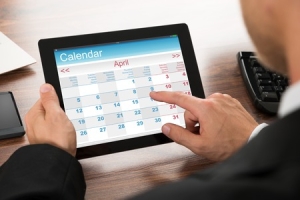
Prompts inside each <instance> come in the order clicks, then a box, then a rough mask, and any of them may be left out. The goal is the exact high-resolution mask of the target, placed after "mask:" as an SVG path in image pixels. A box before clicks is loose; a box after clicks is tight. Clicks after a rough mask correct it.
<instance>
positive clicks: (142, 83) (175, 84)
mask: <svg viewBox="0 0 300 200" xmlns="http://www.w3.org/2000/svg"><path fill="white" fill-rule="evenodd" d="M164 40H166V41H167V40H168V41H169V38H166V39H164ZM170 41H172V42H175V45H173V44H172V43H168V42H167V43H165V45H166V46H169V47H170V48H169V47H168V48H167V47H166V46H161V47H160V48H161V49H159V48H158V49H156V50H155V51H157V53H155V51H154V50H153V52H152V53H151V55H150V54H149V51H148V50H144V47H142V49H141V50H142V51H144V52H145V53H144V54H143V55H140V54H139V53H140V51H137V50H132V49H131V50H132V51H133V52H136V55H132V56H128V57H126V56H124V55H127V54H126V52H127V51H128V50H129V49H128V48H127V49H122V52H124V53H120V54H119V57H118V58H115V59H113V58H112V57H110V56H109V55H107V54H106V52H105V51H102V54H103V55H107V58H106V59H107V61H105V59H104V60H99V62H94V61H95V60H91V61H93V63H89V62H88V61H86V62H85V61H78V62H75V61H73V60H71V61H70V62H69V63H65V61H64V60H65V59H66V58H68V57H66V55H76V53H77V52H76V51H77V50H76V49H75V50H72V49H70V50H67V51H66V50H59V51H56V52H55V54H57V59H58V61H57V62H58V63H59V64H61V65H59V66H58V72H59V81H60V85H61V90H62V96H63V102H64V107H65V111H66V114H67V116H68V117H69V119H70V120H71V122H72V123H73V125H74V127H75V130H76V135H77V146H78V147H82V146H85V145H89V144H100V143H103V142H107V141H117V140H120V139H126V138H132V137H138V136H144V135H146V134H153V133H158V132H161V127H162V125H163V124H165V123H174V124H178V125H180V126H185V122H184V109H183V108H181V107H179V106H177V105H174V104H168V103H165V102H157V101H154V100H153V99H151V97H150V96H149V93H150V92H151V91H181V92H184V93H186V94H188V95H191V89H190V85H189V81H188V76H187V72H186V66H185V64H184V62H183V58H182V53H181V50H180V45H179V41H178V39H177V38H175V39H174V38H171V39H170ZM149 42H150V41H149ZM156 44H157V45H158V44H159V45H158V46H160V45H161V43H156ZM116 45H117V44H116ZM136 45H137V46H136V47H137V48H140V47H139V46H138V44H136ZM97 48H98V49H99V48H101V47H97ZM151 48H157V46H151ZM85 50H86V51H88V52H90V49H87V48H83V50H82V49H81V50H78V53H79V54H80V53H82V52H84V51H85ZM123 50H124V51H123ZM162 50H163V51H162ZM111 52H115V51H111ZM120 52H121V51H120ZM69 53H70V54H69ZM61 58H63V60H62V59H61ZM101 59H102V58H101ZM72 64H73V65H72Z"/></svg>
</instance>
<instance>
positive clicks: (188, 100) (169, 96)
mask: <svg viewBox="0 0 300 200" xmlns="http://www.w3.org/2000/svg"><path fill="white" fill-rule="evenodd" d="M150 97H151V98H152V99H154V100H156V101H162V102H166V103H169V104H176V105H178V106H180V107H181V108H184V109H186V110H188V111H190V112H191V113H195V111H197V110H199V109H201V102H202V101H203V99H200V98H197V97H194V96H190V95H187V94H184V93H182V92H167V91H163V92H150ZM195 108H197V109H195Z"/></svg>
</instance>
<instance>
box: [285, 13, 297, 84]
mask: <svg viewBox="0 0 300 200" xmlns="http://www.w3.org/2000/svg"><path fill="white" fill-rule="evenodd" d="M296 17H300V13H299V14H298V13H297V14H296V15H295V14H294V15H293V16H292V17H291V16H290V20H288V22H287V24H286V27H285V28H286V30H285V31H286V32H285V33H286V34H285V52H286V58H287V65H288V74H289V78H290V84H294V83H296V82H298V81H300V37H299V35H300V26H299V20H298V19H299V18H296Z"/></svg>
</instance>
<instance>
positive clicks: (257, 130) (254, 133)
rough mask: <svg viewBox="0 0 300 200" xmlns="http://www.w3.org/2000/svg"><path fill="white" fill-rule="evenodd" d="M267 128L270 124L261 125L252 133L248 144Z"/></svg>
mask: <svg viewBox="0 0 300 200" xmlns="http://www.w3.org/2000/svg"><path fill="white" fill-rule="evenodd" d="M266 126H268V124H266V123H262V124H259V125H258V126H257V127H256V128H255V129H254V130H253V131H252V133H251V135H250V137H249V139H248V142H250V140H252V139H253V138H254V137H255V136H257V135H258V133H259V132H260V131H261V130H262V129H263V128H265V127H266Z"/></svg>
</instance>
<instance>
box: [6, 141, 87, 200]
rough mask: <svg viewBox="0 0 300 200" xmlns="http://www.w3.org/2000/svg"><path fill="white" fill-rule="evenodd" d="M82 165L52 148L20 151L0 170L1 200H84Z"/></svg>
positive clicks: (26, 147) (84, 186) (34, 147)
mask: <svg viewBox="0 0 300 200" xmlns="http://www.w3.org/2000/svg"><path fill="white" fill-rule="evenodd" d="M85 190H86V184H85V180H84V176H83V171H82V168H81V165H80V164H79V162H78V161H77V160H76V159H75V158H74V157H73V156H71V155H70V154H68V153H67V152H65V151H63V150H61V149H59V148H56V147H53V146H51V145H45V144H43V145H29V146H25V147H22V148H20V149H18V150H17V151H16V152H15V153H14V154H13V155H12V156H11V157H10V158H9V159H8V160H7V162H6V163H4V164H3V165H2V166H1V168H0V196H1V199H4V200H5V199H84V195H85Z"/></svg>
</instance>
